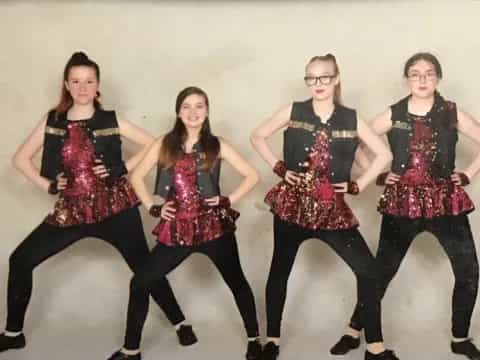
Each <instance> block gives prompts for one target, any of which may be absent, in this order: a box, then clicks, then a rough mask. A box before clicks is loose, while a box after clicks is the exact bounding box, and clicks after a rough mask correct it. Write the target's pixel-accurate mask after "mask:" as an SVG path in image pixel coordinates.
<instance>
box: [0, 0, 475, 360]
mask: <svg viewBox="0 0 480 360" xmlns="http://www.w3.org/2000/svg"><path fill="white" fill-rule="evenodd" d="M479 18H480V1H467V0H461V1H386V0H385V1H373V0H372V1H271V2H267V1H265V2H256V1H231V2H228V1H207V2H203V1H190V2H187V1H178V2H174V1H172V2H167V1H165V2H162V1H135V2H133V1H131V2H130V1H76V2H75V1H29V2H27V1H3V2H1V3H0V44H1V45H0V46H1V49H0V99H1V100H0V101H1V103H0V104H1V110H2V128H1V131H0V144H1V145H0V199H1V203H0V229H1V233H2V236H1V244H0V319H1V321H2V322H3V321H4V319H5V317H6V285H7V275H8V257H9V254H10V253H11V252H12V251H13V249H14V248H15V247H16V246H17V245H18V244H19V243H20V242H21V241H22V240H23V239H24V238H25V236H26V235H28V233H29V232H30V231H31V230H32V229H33V228H34V227H35V226H37V225H38V224H39V223H40V222H41V221H42V220H43V218H44V217H45V215H46V214H47V212H48V211H49V210H50V209H51V208H52V206H53V202H54V198H53V197H51V196H49V195H47V194H44V193H43V192H42V191H41V190H39V189H38V188H36V187H35V186H34V185H32V184H31V183H29V182H28V181H27V180H26V179H25V178H23V177H22V176H21V175H20V174H19V173H17V172H16V171H15V170H14V169H13V168H12V166H11V161H10V160H11V157H12V155H13V153H14V152H15V150H16V148H17V147H18V146H19V145H20V143H21V142H22V141H23V139H24V138H25V137H26V136H27V134H28V133H29V132H30V131H31V130H32V129H33V127H34V126H35V124H36V123H37V122H38V121H39V120H40V118H41V117H42V116H43V115H44V114H45V113H46V112H47V111H48V109H49V108H50V107H52V106H53V105H55V103H56V101H57V100H58V95H59V91H60V85H61V75H62V72H63V67H64V65H65V63H66V61H67V60H68V58H69V57H70V55H71V54H72V52H74V51H77V50H83V51H86V52H87V54H88V55H89V56H91V57H92V58H93V59H94V60H96V61H97V62H98V63H99V64H100V67H101V77H102V79H101V80H102V82H101V92H102V94H103V96H102V100H103V103H104V105H105V107H106V108H107V109H115V110H117V111H118V112H119V113H121V114H122V115H123V116H124V117H126V118H127V119H129V120H130V121H132V122H134V123H136V124H137V125H139V126H142V127H143V128H145V129H147V130H148V131H149V132H151V133H152V134H155V135H156V136H157V135H160V134H161V133H162V132H164V131H166V130H168V129H169V128H170V127H171V126H172V124H173V118H174V101H175V98H176V95H177V93H178V92H179V91H180V90H181V89H182V88H184V87H186V86H189V85H196V86H200V87H202V88H203V89H204V90H205V91H206V92H207V93H208V94H209V96H210V101H211V121H212V127H213V130H214V132H215V133H216V134H218V135H221V136H223V137H225V138H226V139H227V140H229V141H230V142H231V144H232V145H233V146H234V147H235V148H236V149H237V150H239V151H240V152H241V153H242V154H243V155H244V156H245V157H246V158H247V159H248V160H249V161H251V162H252V163H253V164H254V165H255V166H256V168H257V169H258V170H259V172H260V173H261V177H262V181H261V183H260V184H259V185H258V186H257V187H256V189H255V190H254V191H253V192H252V193H251V194H250V195H249V196H248V197H246V198H245V199H244V200H243V201H242V202H241V203H240V204H238V206H237V207H236V208H237V209H238V210H239V211H240V212H241V214H242V215H241V217H240V219H239V222H238V227H239V230H238V232H237V237H238V241H239V246H240V252H241V259H242V264H243V267H244V271H245V273H246V276H247V278H248V279H249V281H250V283H251V286H252V288H253V291H254V293H255V296H256V301H257V309H258V315H259V321H260V324H261V328H262V333H264V329H265V306H264V289H265V282H266V278H267V274H268V270H269V265H270V259H271V254H272V215H271V213H270V212H269V211H268V208H267V207H266V205H264V203H263V197H264V195H265V193H266V192H267V191H268V189H269V188H271V187H272V186H273V185H274V184H275V183H276V182H277V181H278V179H277V178H276V177H275V176H274V175H273V174H272V172H271V170H270V169H269V168H268V166H267V165H266V164H265V163H264V162H263V161H261V159H260V157H259V156H258V155H256V153H255V152H254V151H253V149H252V147H251V146H250V144H249V141H248V136H249V133H250V132H251V130H252V129H253V128H254V127H255V126H256V125H257V124H258V123H259V122H260V121H263V120H264V119H266V118H267V117H268V116H270V115H271V114H272V113H273V112H274V111H275V110H276V109H278V108H279V107H280V106H283V105H285V104H287V103H289V102H291V101H294V100H303V99H306V98H307V97H308V91H307V89H306V88H305V86H304V85H303V81H302V78H303V75H304V73H303V71H304V65H305V63H306V62H307V61H308V59H310V57H312V56H314V55H323V54H326V53H328V52H331V53H333V54H335V55H336V56H337V58H338V62H339V66H340V71H341V80H342V87H343V98H344V102H345V104H346V105H347V106H349V107H353V108H356V109H358V111H359V113H360V114H362V115H363V116H364V117H365V118H367V119H369V118H371V117H373V116H374V115H375V114H377V113H379V112H381V111H383V110H384V109H385V108H386V107H387V106H388V105H390V104H391V103H393V102H394V101H396V100H398V99H399V98H401V97H403V96H405V95H406V91H407V90H406V87H405V84H404V82H403V79H402V70H403V64H404V62H405V61H406V59H407V58H408V57H409V56H410V55H412V54H413V53H415V52H417V51H431V52H433V53H435V54H436V55H438V57H439V59H440V61H441V63H442V65H443V68H444V80H443V81H442V83H441V85H440V90H441V92H442V93H443V94H444V95H445V96H446V97H447V98H448V99H452V100H454V101H456V102H457V103H458V105H459V107H460V108H461V109H463V110H465V111H467V112H469V113H471V114H473V115H474V116H477V117H478V118H479V119H480V103H479V90H480V89H479V83H480V71H479V57H480V41H479V37H478V35H479V33H480V32H479V30H480V29H479V25H478V19H479ZM281 140H282V136H281V134H278V135H277V136H275V137H274V138H273V139H272V141H271V144H272V146H273V148H274V149H275V151H276V152H277V154H279V155H280V154H281ZM124 149H125V154H127V155H128V154H132V153H133V151H135V147H134V146H133V145H132V144H129V143H128V142H124ZM478 150H479V148H478V147H477V146H476V145H474V144H473V143H472V142H470V141H468V140H467V139H465V138H464V137H461V139H460V142H459V144H458V146H457V152H458V161H457V167H458V168H459V169H460V170H461V169H464V168H465V166H467V165H468V163H469V161H471V159H473V157H474V156H475V154H476V152H477V151H478ZM152 175H153V174H152ZM239 180H240V178H239V176H238V174H236V173H235V171H234V170H233V169H232V168H231V167H230V166H228V165H225V166H224V167H223V169H222V187H223V189H224V191H225V193H228V191H230V190H231V189H233V188H234V187H235V186H236V184H238V182H239ZM476 180H477V179H474V180H473V184H472V185H470V186H469V187H468V192H469V194H470V195H471V196H472V198H473V199H474V201H475V200H476V199H477V198H478V195H479V192H480V184H479V182H478V181H476ZM150 183H151V180H150ZM380 193H381V189H380V188H378V187H376V186H374V185H371V186H370V187H369V188H368V189H367V190H366V191H365V193H363V194H361V195H360V196H358V197H349V198H348V202H349V204H350V205H351V206H352V208H353V210H354V212H355V214H356V215H357V217H358V218H359V220H360V223H361V226H360V230H361V232H362V233H363V235H364V236H365V238H366V239H367V241H368V243H369V245H370V247H371V249H372V251H376V247H377V241H378V233H379V224H380V216H379V214H378V213H377V212H376V205H377V201H378V198H379V196H380ZM142 214H143V218H144V225H145V230H146V232H147V234H148V235H149V242H150V245H152V246H153V244H154V239H153V237H152V236H151V235H150V232H151V229H152V228H153V226H154V225H155V222H154V221H153V220H152V219H150V218H149V217H148V216H146V213H145V211H144V210H143V209H142ZM479 216H480V215H479V213H478V212H473V213H472V214H471V215H470V219H471V223H472V228H473V232H474V235H475V236H476V237H478V236H477V234H478V231H479V230H480V224H479V220H480V217H479ZM43 241H45V242H48V241H49V239H43ZM34 275H35V279H34V293H33V297H32V301H31V304H30V307H29V311H28V314H27V321H26V325H25V333H26V335H27V341H28V347H27V348H26V349H25V350H21V351H16V352H8V353H4V354H0V359H9V360H20V359H21V360H33V359H34V360H39V359H40V360H46V359H65V358H68V359H72V360H77V359H106V358H107V357H108V355H109V354H110V353H111V352H113V351H114V350H115V349H117V348H118V347H119V346H120V345H121V344H122V339H123V331H124V324H125V316H126V315H125V313H126V306H127V300H128V284H129V280H130V276H131V274H130V272H129V270H128V268H127V266H126V264H125V263H124V262H123V260H122V259H121V257H120V256H119V254H118V253H116V252H115V250H114V249H113V248H111V247H110V246H108V245H107V244H106V243H104V242H101V241H100V240H97V239H85V240H83V241H80V242H78V243H77V244H75V245H73V246H72V247H70V248H68V249H67V250H66V251H64V252H63V253H61V254H60V255H59V256H56V257H54V258H52V259H50V260H49V261H47V262H46V263H44V264H42V265H41V266H40V267H38V268H37V270H36V271H35V274H34ZM169 278H170V280H171V283H172V286H173V288H174V290H175V292H176V295H177V296H178V299H179V301H180V303H181V305H182V307H183V309H184V311H185V313H186V314H187V317H188V319H189V321H190V322H191V323H193V324H194V327H195V329H196V330H197V333H198V336H199V339H200V343H199V344H197V345H195V346H193V347H190V348H187V349H185V348H181V347H180V346H179V345H178V344H177V341H176V336H175V333H174V331H173V329H172V328H171V327H170V325H169V323H168V322H167V320H166V319H165V317H164V315H163V314H162V313H161V311H159V309H158V307H156V306H155V305H154V304H153V303H151V307H150V313H149V317H148V320H147V323H146V326H145V332H144V341H143V350H144V352H143V354H144V358H145V359H162V360H163V359H168V360H170V359H172V360H175V359H182V360H183V359H199V360H203V359H242V358H243V352H244V348H245V339H244V332H243V326H242V323H241V320H240V316H239V314H238V311H237V309H236V307H235V305H234V302H233V299H232V297H231V294H230V292H229V290H228V288H227V287H226V286H225V284H224V283H223V281H222V279H221V277H220V275H219V274H218V272H217V271H216V270H215V268H214V266H213V264H211V263H210V262H209V260H208V259H207V258H205V257H203V256H199V255H194V256H192V257H190V258H189V259H188V260H187V261H186V262H185V263H183V264H182V265H181V266H180V267H179V268H178V269H177V270H175V271H174V272H173V273H172V274H171V275H169ZM452 286H453V276H452V274H451V269H450V264H449V263H448V259H447V257H446V256H445V254H444V253H443V252H442V250H441V248H440V246H439V244H438V242H437V241H436V240H435V239H434V238H433V236H431V235H429V234H422V235H420V236H419V237H418V239H417V240H416V241H415V242H414V245H413V246H412V248H411V250H410V252H409V254H408V256H407V257H406V259H405V261H404V264H403V266H402V267H401V269H400V272H399V274H398V276H397V277H396V278H395V280H394V281H393V283H392V286H391V287H390V289H389V291H388V293H387V295H386V297H385V300H384V303H383V322H384V335H385V340H386V342H387V344H388V345H389V346H392V347H393V348H394V349H395V350H396V351H397V353H398V354H399V355H400V357H401V358H402V359H422V360H423V359H425V360H428V359H441V360H443V359H456V358H457V357H455V356H453V355H450V354H449V336H450V317H451V311H450V307H451V292H452ZM355 297H356V288H355V281H354V277H353V274H352V273H351V271H350V270H349V269H348V268H347V266H346V265H345V264H344V263H343V262H342V261H341V260H340V259H339V258H338V257H336V255H335V254H334V253H333V252H332V251H331V250H330V249H329V248H328V247H327V246H326V245H325V244H323V243H322V242H321V241H319V240H310V241H308V242H306V243H304V245H303V246H302V248H301V251H300V252H299V254H298V258H297V261H296V264H295V267H294V270H293V272H292V276H291V278H290V283H289V288H288V297H287V303H286V308H285V314H284V322H283V340H282V359H284V360H288V359H292V358H295V359H297V360H306V359H311V358H313V357H314V358H315V359H328V358H330V357H329V356H330V355H328V349H329V347H330V345H331V344H333V343H334V341H336V340H337V338H338V337H339V336H340V335H341V334H342V331H343V328H344V326H345V324H346V323H347V320H348V318H349V316H350V313H351V310H352V308H353V305H354V303H355ZM2 326H3V324H2ZM471 335H472V336H473V337H474V338H475V337H476V338H478V337H479V336H480V329H479V325H478V315H477V312H475V314H474V317H473V321H472V329H471ZM345 359H363V350H358V351H356V352H353V353H352V354H350V355H348V356H346V357H345Z"/></svg>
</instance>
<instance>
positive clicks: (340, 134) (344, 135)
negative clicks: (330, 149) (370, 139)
mask: <svg viewBox="0 0 480 360" xmlns="http://www.w3.org/2000/svg"><path fill="white" fill-rule="evenodd" d="M356 137H357V130H334V131H332V138H341V139H351V138H356Z"/></svg>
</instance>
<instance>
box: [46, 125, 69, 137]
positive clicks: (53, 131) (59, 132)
mask: <svg viewBox="0 0 480 360" xmlns="http://www.w3.org/2000/svg"><path fill="white" fill-rule="evenodd" d="M45 133H46V134H51V135H58V136H63V135H65V134H66V133H67V130H65V129H59V128H54V127H51V126H45Z"/></svg>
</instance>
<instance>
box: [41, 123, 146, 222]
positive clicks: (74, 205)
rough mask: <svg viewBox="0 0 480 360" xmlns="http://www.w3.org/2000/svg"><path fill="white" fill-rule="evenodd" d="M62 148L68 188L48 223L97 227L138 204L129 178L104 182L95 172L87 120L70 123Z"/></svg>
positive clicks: (48, 218) (62, 193)
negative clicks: (95, 225) (93, 225)
mask: <svg viewBox="0 0 480 360" xmlns="http://www.w3.org/2000/svg"><path fill="white" fill-rule="evenodd" d="M67 131H68V137H67V138H66V140H65V143H64V145H63V147H62V151H61V157H62V167H63V171H64V174H65V176H66V178H67V188H66V189H65V190H63V191H61V192H60V197H59V198H58V200H57V202H56V203H55V207H54V209H53V211H52V212H51V213H50V214H49V215H48V216H47V218H46V219H45V221H46V222H47V223H49V224H51V225H55V226H61V227H65V226H72V225H80V224H93V223H98V222H100V221H102V220H104V219H106V218H108V217H109V216H112V215H114V214H117V213H119V212H121V211H122V210H125V209H128V208H131V207H133V206H136V205H138V204H139V201H138V199H137V196H136V195H135V192H134V190H133V188H132V186H131V185H130V183H129V182H128V180H127V179H126V178H123V177H122V178H117V179H110V178H106V179H102V178H99V177H97V176H96V175H95V174H94V172H93V169H92V168H93V167H94V166H95V163H94V160H95V149H94V147H93V144H92V141H91V140H90V138H89V136H88V133H87V130H86V120H80V121H70V122H69V124H68V126H67Z"/></svg>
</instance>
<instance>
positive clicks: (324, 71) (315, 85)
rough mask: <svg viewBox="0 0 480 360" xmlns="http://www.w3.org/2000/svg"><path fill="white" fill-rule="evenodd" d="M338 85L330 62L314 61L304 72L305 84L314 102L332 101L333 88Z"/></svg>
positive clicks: (337, 77)
mask: <svg viewBox="0 0 480 360" xmlns="http://www.w3.org/2000/svg"><path fill="white" fill-rule="evenodd" d="M339 83H340V78H339V75H338V74H337V73H336V71H335V64H334V63H333V62H332V61H328V60H327V61H323V60H315V61H313V62H312V63H310V64H309V65H308V66H307V68H306V71H305V84H306V85H307V86H308V87H309V89H310V91H311V94H312V97H313V98H314V99H315V100H327V99H333V97H334V94H335V86H336V85H338V84H339Z"/></svg>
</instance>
